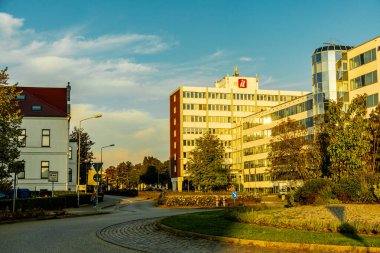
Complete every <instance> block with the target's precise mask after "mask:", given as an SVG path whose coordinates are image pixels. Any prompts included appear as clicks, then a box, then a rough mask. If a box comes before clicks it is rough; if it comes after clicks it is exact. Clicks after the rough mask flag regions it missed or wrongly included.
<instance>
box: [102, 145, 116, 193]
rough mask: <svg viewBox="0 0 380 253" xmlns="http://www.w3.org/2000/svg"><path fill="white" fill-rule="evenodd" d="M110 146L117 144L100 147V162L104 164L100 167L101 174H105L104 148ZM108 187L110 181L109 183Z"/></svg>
mask: <svg viewBox="0 0 380 253" xmlns="http://www.w3.org/2000/svg"><path fill="white" fill-rule="evenodd" d="M108 147H115V144H110V145H107V146H104V147H101V148H100V163H101V164H102V166H101V167H100V175H102V176H103V149H104V148H108ZM101 186H103V184H101ZM107 188H108V183H107Z"/></svg>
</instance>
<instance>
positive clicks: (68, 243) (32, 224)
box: [0, 196, 277, 253]
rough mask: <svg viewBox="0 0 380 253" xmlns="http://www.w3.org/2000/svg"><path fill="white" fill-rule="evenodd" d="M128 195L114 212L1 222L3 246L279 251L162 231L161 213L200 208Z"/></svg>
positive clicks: (33, 252) (106, 252)
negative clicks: (171, 205) (168, 205)
mask: <svg viewBox="0 0 380 253" xmlns="http://www.w3.org/2000/svg"><path fill="white" fill-rule="evenodd" d="M106 197H107V198H120V197H112V196H106ZM128 201H129V202H130V203H129V204H128V205H126V206H119V207H112V213H110V214H103V215H95V216H85V217H79V218H65V219H56V220H41V221H27V222H19V223H14V224H3V225H0V252H1V253H3V252H4V253H6V252H10V253H18V252H20V253H37V252H38V253H44V252H46V253H51V252H57V253H58V252H65V253H66V252H89V253H90V252H91V253H95V252H102V253H111V252H118V253H119V252H127V253H128V252H197V253H198V252H277V251H269V250H263V249H254V248H252V247H249V246H236V245H232V244H223V243H220V242H214V241H207V240H203V239H193V238H183V237H176V236H174V235H172V234H169V233H167V232H163V231H160V230H159V229H158V228H157V226H156V225H155V221H156V220H157V219H156V218H158V217H165V216H171V215H175V214H181V213H189V212H196V211H200V210H197V209H169V208H156V207H154V206H153V204H152V202H151V201H146V200H145V201H144V200H138V199H128Z"/></svg>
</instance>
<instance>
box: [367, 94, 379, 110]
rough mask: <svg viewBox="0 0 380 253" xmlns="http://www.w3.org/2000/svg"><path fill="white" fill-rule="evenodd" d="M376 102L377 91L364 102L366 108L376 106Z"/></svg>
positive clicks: (377, 101)
mask: <svg viewBox="0 0 380 253" xmlns="http://www.w3.org/2000/svg"><path fill="white" fill-rule="evenodd" d="M378 103H379V94H378V93H375V94H373V95H370V96H368V97H367V102H366V105H367V108H368V107H374V106H377V105H378Z"/></svg>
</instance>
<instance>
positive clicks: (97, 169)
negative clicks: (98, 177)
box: [92, 163, 103, 172]
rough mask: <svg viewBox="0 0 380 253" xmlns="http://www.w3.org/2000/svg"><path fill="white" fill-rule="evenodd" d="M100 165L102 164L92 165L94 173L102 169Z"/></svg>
mask: <svg viewBox="0 0 380 253" xmlns="http://www.w3.org/2000/svg"><path fill="white" fill-rule="evenodd" d="M102 165H103V163H92V166H93V167H94V170H95V171H96V172H99V170H100V169H101V168H102Z"/></svg>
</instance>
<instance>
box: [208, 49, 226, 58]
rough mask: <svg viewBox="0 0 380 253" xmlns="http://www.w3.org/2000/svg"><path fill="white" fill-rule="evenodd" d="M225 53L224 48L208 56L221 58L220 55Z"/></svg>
mask: <svg viewBox="0 0 380 253" xmlns="http://www.w3.org/2000/svg"><path fill="white" fill-rule="evenodd" d="M223 54H224V51H223V50H217V51H216V52H215V53H212V54H211V55H209V56H208V57H207V58H208V59H215V58H219V57H221V56H222V55H223Z"/></svg>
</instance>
